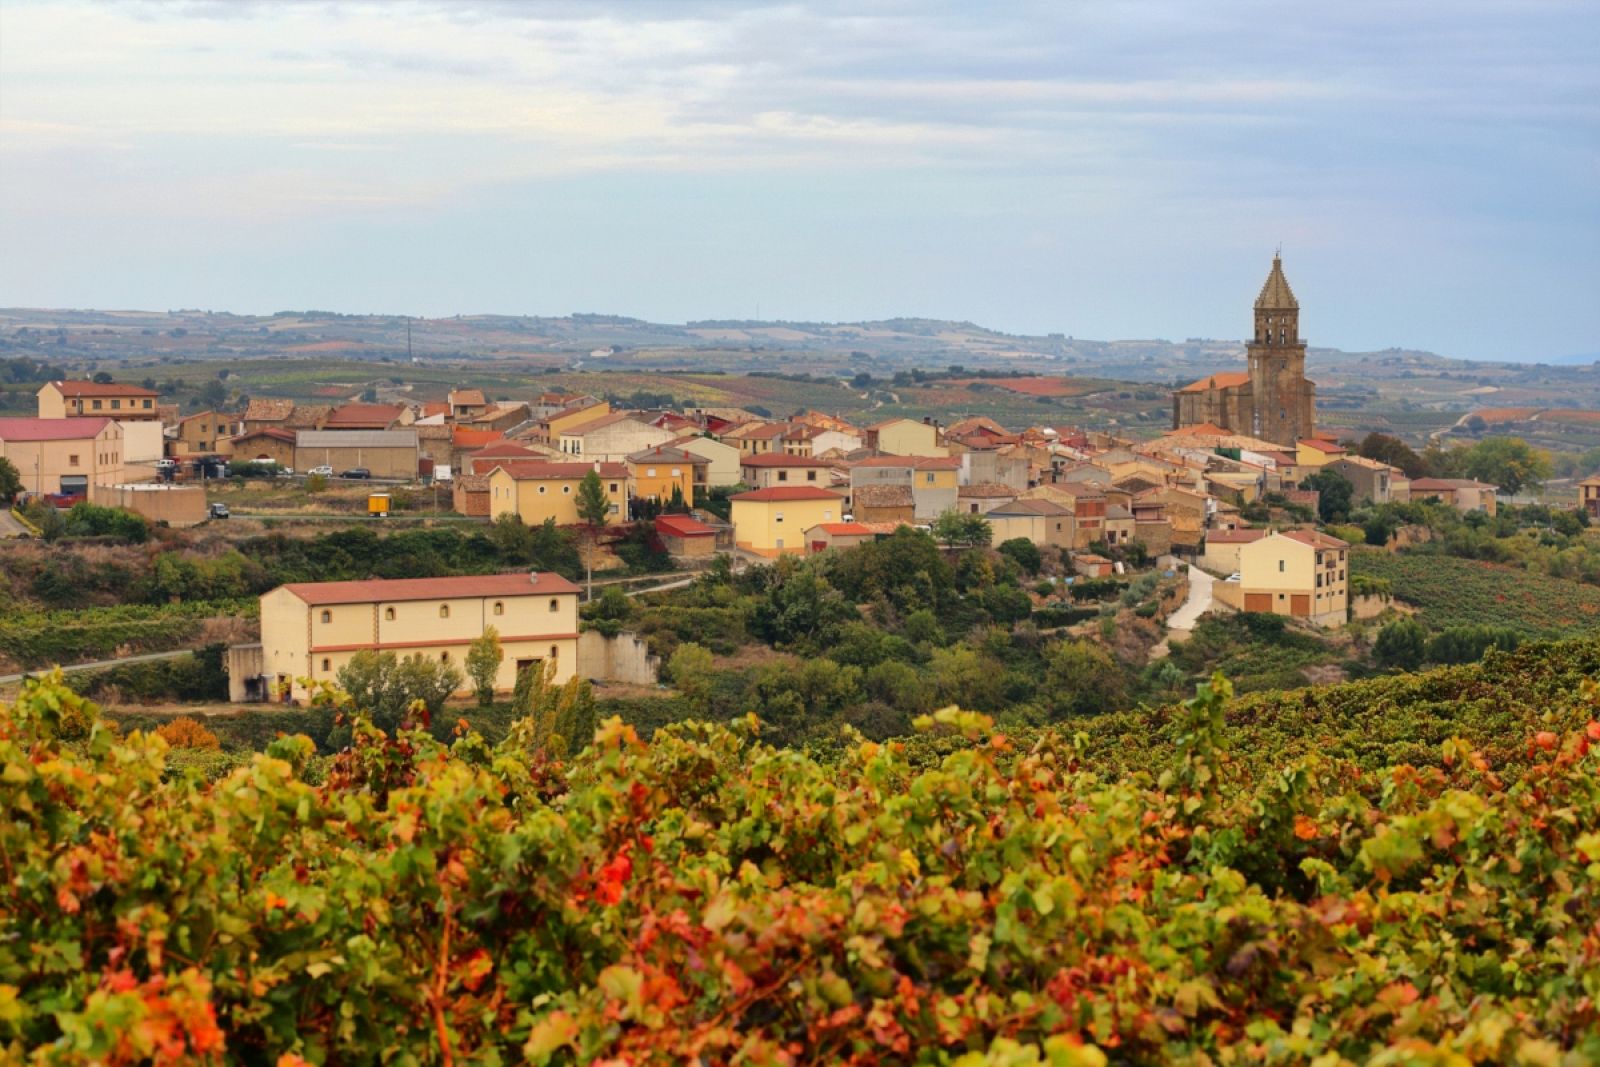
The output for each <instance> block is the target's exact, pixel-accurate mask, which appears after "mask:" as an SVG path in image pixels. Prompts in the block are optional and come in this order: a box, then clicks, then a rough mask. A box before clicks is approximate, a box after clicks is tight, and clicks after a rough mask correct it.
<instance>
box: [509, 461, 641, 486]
mask: <svg viewBox="0 0 1600 1067" xmlns="http://www.w3.org/2000/svg"><path fill="white" fill-rule="evenodd" d="M496 470H503V471H505V472H506V473H507V474H509V475H511V477H513V478H515V479H516V480H517V481H519V482H523V481H539V480H545V479H550V480H560V479H564V478H582V477H583V476H584V475H586V474H588V473H589V472H590V471H594V470H597V471H598V473H599V475H600V477H602V478H626V477H627V476H628V465H627V464H626V463H601V464H594V463H555V462H551V461H549V460H542V459H508V460H505V461H503V462H500V463H496V464H495V465H494V470H491V471H490V472H489V473H490V474H493V473H494V471H496Z"/></svg>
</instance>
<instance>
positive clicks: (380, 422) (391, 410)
mask: <svg viewBox="0 0 1600 1067" xmlns="http://www.w3.org/2000/svg"><path fill="white" fill-rule="evenodd" d="M401 411H402V409H401V408H400V407H399V406H397V405H395V404H341V405H340V406H339V407H336V408H334V409H333V410H332V411H331V412H329V413H328V420H327V421H326V422H324V423H323V424H322V428H323V429H325V430H339V429H350V428H352V427H362V428H371V429H378V430H387V429H388V428H389V424H390V423H391V422H393V421H394V420H396V419H398V418H399V417H400V412H401Z"/></svg>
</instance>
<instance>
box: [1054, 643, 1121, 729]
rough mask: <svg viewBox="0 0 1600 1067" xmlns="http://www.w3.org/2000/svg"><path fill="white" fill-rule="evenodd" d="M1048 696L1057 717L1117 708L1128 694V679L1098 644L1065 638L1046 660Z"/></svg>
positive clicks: (1090, 713) (1089, 713) (1091, 713)
mask: <svg viewBox="0 0 1600 1067" xmlns="http://www.w3.org/2000/svg"><path fill="white" fill-rule="evenodd" d="M1045 684H1046V693H1045V697H1046V699H1048V700H1049V701H1050V708H1051V711H1052V713H1053V714H1054V715H1055V717H1056V718H1058V719H1060V718H1065V717H1067V716H1069V715H1093V714H1095V713H1097V712H1102V711H1116V710H1118V709H1120V708H1121V707H1122V706H1123V705H1124V704H1125V703H1126V702H1127V696H1128V683H1127V678H1126V677H1125V676H1124V674H1123V671H1122V668H1121V667H1120V666H1118V665H1117V661H1116V660H1114V659H1112V658H1111V654H1110V653H1109V652H1107V651H1106V650H1105V649H1104V648H1101V647H1100V646H1099V645H1096V644H1091V643H1090V642H1088V641H1063V642H1062V643H1061V644H1059V645H1057V646H1056V647H1055V648H1054V649H1052V650H1051V652H1050V654H1049V656H1048V658H1047V659H1046V661H1045Z"/></svg>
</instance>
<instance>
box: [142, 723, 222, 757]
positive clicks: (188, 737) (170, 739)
mask: <svg viewBox="0 0 1600 1067" xmlns="http://www.w3.org/2000/svg"><path fill="white" fill-rule="evenodd" d="M156 735H157V736H159V737H160V738H161V739H162V740H163V741H165V742H166V743H167V744H169V745H171V746H172V747H173V748H195V749H209V750H216V749H219V748H221V747H222V744H221V742H219V741H218V740H217V735H216V734H214V733H212V732H211V731H210V730H207V729H206V728H205V727H204V726H202V725H200V723H199V721H198V720H195V719H191V718H189V717H188V716H187V715H185V716H184V717H182V718H179V719H173V720H171V721H169V722H168V723H166V724H165V725H163V726H162V727H161V728H160V729H158V730H157V731H156Z"/></svg>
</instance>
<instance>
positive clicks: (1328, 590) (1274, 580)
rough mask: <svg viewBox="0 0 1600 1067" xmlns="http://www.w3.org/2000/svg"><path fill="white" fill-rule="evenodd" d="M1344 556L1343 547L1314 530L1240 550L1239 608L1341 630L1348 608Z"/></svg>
mask: <svg viewBox="0 0 1600 1067" xmlns="http://www.w3.org/2000/svg"><path fill="white" fill-rule="evenodd" d="M1349 552H1350V546H1349V545H1347V544H1346V543H1345V542H1343V541H1340V540H1339V539H1337V538H1334V537H1329V536H1328V535H1327V534H1323V533H1318V532H1317V531H1315V530H1288V531H1285V532H1283V533H1275V534H1271V535H1269V536H1267V537H1263V538H1261V540H1259V541H1255V542H1253V543H1251V544H1245V545H1241V546H1239V582H1238V585H1239V592H1240V595H1241V598H1242V601H1243V603H1242V605H1241V606H1242V607H1243V608H1244V610H1245V611H1261V612H1270V613H1272V614H1274V615H1289V616H1292V617H1294V618H1297V619H1305V620H1306V621H1307V622H1311V623H1315V624H1316V625H1318V626H1342V625H1343V624H1344V622H1345V619H1346V609H1347V607H1348V605H1349V588H1350V583H1349V581H1348V579H1347V577H1346V570H1347V568H1346V557H1347V556H1348V555H1349Z"/></svg>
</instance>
